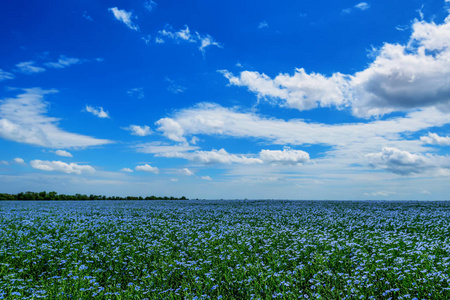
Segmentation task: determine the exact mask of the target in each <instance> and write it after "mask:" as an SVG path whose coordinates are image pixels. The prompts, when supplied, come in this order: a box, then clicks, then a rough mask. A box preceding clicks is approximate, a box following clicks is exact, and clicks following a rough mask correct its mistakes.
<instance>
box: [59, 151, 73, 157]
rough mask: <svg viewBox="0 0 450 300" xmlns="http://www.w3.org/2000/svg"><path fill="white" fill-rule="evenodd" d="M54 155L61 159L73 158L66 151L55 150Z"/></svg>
mask: <svg viewBox="0 0 450 300" xmlns="http://www.w3.org/2000/svg"><path fill="white" fill-rule="evenodd" d="M54 153H55V154H56V155H58V156H63V157H73V155H72V153H70V152H68V151H66V150H56V151H55V152H54Z"/></svg>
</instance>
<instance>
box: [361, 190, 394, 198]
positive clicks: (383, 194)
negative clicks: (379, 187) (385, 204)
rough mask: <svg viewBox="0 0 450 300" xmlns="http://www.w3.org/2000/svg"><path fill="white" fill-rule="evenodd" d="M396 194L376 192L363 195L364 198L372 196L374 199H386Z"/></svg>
mask: <svg viewBox="0 0 450 300" xmlns="http://www.w3.org/2000/svg"><path fill="white" fill-rule="evenodd" d="M396 194H397V193H396V192H388V191H378V192H371V193H364V195H365V196H374V197H388V196H391V195H396Z"/></svg>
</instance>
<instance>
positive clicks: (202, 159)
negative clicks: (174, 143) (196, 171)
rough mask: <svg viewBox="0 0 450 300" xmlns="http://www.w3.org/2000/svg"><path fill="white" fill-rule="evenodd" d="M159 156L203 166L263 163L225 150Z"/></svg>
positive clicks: (168, 153)
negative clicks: (185, 160) (182, 159)
mask: <svg viewBox="0 0 450 300" xmlns="http://www.w3.org/2000/svg"><path fill="white" fill-rule="evenodd" d="M157 156H162V157H174V158H184V159H187V160H189V161H193V162H198V163H202V164H232V163H238V164H255V163H257V164H261V163H263V161H262V160H261V159H259V158H255V157H249V156H245V155H242V154H238V155H237V154H230V153H228V152H227V151H226V150H225V149H223V148H222V149H220V150H216V149H213V150H211V151H195V152H166V153H159V154H158V155H157Z"/></svg>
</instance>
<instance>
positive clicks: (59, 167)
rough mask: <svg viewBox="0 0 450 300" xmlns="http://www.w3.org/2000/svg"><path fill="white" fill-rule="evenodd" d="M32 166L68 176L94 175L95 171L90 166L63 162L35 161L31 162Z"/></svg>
mask: <svg viewBox="0 0 450 300" xmlns="http://www.w3.org/2000/svg"><path fill="white" fill-rule="evenodd" d="M30 166H31V167H33V168H35V169H38V170H42V171H55V172H63V173H66V174H78V175H79V174H82V173H88V174H91V173H94V172H95V169H94V168H93V167H91V166H89V165H78V164H75V163H70V164H67V163H65V162H62V161H48V160H39V159H35V160H32V161H31V162H30Z"/></svg>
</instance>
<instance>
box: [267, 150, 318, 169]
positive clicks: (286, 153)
mask: <svg viewBox="0 0 450 300" xmlns="http://www.w3.org/2000/svg"><path fill="white" fill-rule="evenodd" d="M259 158H260V159H261V160H263V161H264V162H265V163H275V164H277V163H279V164H286V165H290V164H303V163H306V162H309V154H308V153H307V152H305V151H302V150H292V149H289V148H285V149H283V150H282V151H281V150H261V152H260V153H259Z"/></svg>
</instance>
